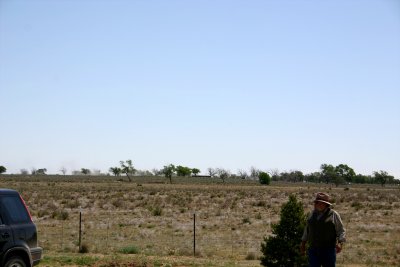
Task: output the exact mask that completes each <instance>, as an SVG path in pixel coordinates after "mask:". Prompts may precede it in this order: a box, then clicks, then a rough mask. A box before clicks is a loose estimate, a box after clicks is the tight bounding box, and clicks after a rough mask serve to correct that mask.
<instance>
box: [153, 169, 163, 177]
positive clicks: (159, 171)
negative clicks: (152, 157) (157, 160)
mask: <svg viewBox="0 0 400 267" xmlns="http://www.w3.org/2000/svg"><path fill="white" fill-rule="evenodd" d="M151 172H152V173H153V174H154V176H158V175H162V174H163V173H162V170H159V169H156V168H154V169H152V170H151Z"/></svg>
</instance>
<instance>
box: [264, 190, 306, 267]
mask: <svg viewBox="0 0 400 267" xmlns="http://www.w3.org/2000/svg"><path fill="white" fill-rule="evenodd" d="M305 225H306V216H305V214H304V209H303V204H302V203H301V202H300V201H298V200H297V198H296V197H295V196H294V195H290V196H289V201H288V202H287V203H286V204H284V205H283V206H282V208H281V213H280V221H279V223H278V224H273V225H272V236H266V237H264V242H262V243H261V252H262V254H263V256H262V257H261V265H263V266H268V267H295V266H296V267H303V266H307V258H306V257H305V256H302V255H301V254H300V249H299V244H300V242H301V237H302V235H303V231H304V227H305Z"/></svg>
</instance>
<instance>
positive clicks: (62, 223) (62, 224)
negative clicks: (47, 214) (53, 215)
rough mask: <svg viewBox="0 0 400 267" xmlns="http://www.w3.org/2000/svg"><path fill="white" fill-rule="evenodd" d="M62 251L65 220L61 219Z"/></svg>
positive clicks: (62, 247)
mask: <svg viewBox="0 0 400 267" xmlns="http://www.w3.org/2000/svg"><path fill="white" fill-rule="evenodd" d="M61 251H62V252H63V251H64V220H62V221H61Z"/></svg>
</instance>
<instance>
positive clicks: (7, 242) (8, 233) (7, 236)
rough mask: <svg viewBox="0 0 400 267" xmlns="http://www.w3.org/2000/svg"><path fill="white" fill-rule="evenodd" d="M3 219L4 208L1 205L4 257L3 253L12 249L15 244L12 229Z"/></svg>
mask: <svg viewBox="0 0 400 267" xmlns="http://www.w3.org/2000/svg"><path fill="white" fill-rule="evenodd" d="M3 218H4V217H3V216H2V208H1V205H0V255H3V253H4V252H5V251H6V250H7V249H8V248H9V247H11V246H12V243H13V236H12V233H13V232H12V229H11V227H10V226H9V225H7V224H5V223H4V220H3ZM0 258H1V257H0Z"/></svg>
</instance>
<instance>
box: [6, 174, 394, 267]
mask: <svg viewBox="0 0 400 267" xmlns="http://www.w3.org/2000/svg"><path fill="white" fill-rule="evenodd" d="M0 182H1V184H0V187H2V188H12V189H16V190H18V191H19V192H20V193H21V194H22V195H23V197H24V199H25V201H26V203H27V205H28V206H29V209H30V211H31V213H32V217H33V220H34V221H35V223H36V225H37V227H38V233H39V243H40V246H42V247H43V248H44V260H43V262H42V263H41V266H260V264H259V261H258V257H259V256H260V243H261V242H262V240H263V238H264V237H265V236H267V235H270V234H271V224H273V223H276V222H278V220H279V212H280V208H281V205H282V204H283V203H285V202H286V201H287V200H288V196H289V195H290V194H295V195H296V196H297V197H298V198H299V199H300V200H301V201H302V202H303V203H304V208H305V211H306V212H309V211H311V209H312V200H313V197H314V194H315V193H316V192H318V191H325V192H328V193H329V194H330V195H331V196H332V197H333V199H334V200H335V205H334V208H335V209H336V210H337V211H338V212H339V213H340V214H341V216H342V219H343V222H344V224H345V227H346V230H347V240H348V242H347V244H346V245H345V248H344V251H343V252H342V253H341V254H339V255H338V260H337V262H338V266H353V267H356V266H400V189H399V188H395V187H392V188H390V187H387V188H381V187H379V186H372V185H365V186H359V185H358V186H345V187H344V186H342V187H335V186H334V185H326V184H318V185H316V184H272V185H271V186H260V185H258V184H257V183H256V182H252V181H248V182H243V181H236V182H232V183H229V182H228V183H226V184H222V183H221V182H220V180H212V179H211V180H206V179H203V178H184V179H175V180H174V182H175V183H174V184H166V183H165V182H166V181H165V179H164V178H161V177H160V178H154V177H153V178H148V177H141V178H137V177H135V180H134V181H133V182H131V183H128V182H121V181H116V179H114V178H112V177H89V178H88V177H69V176H66V177H63V176H47V177H42V178H40V177H39V178H38V177H22V176H3V177H1V178H0ZM80 212H81V214H82V248H83V250H84V252H85V253H78V236H79V213H80ZM194 217H195V218H196V224H195V227H194ZM194 229H195V234H196V256H195V257H194V256H193V254H194V248H193V246H194Z"/></svg>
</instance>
